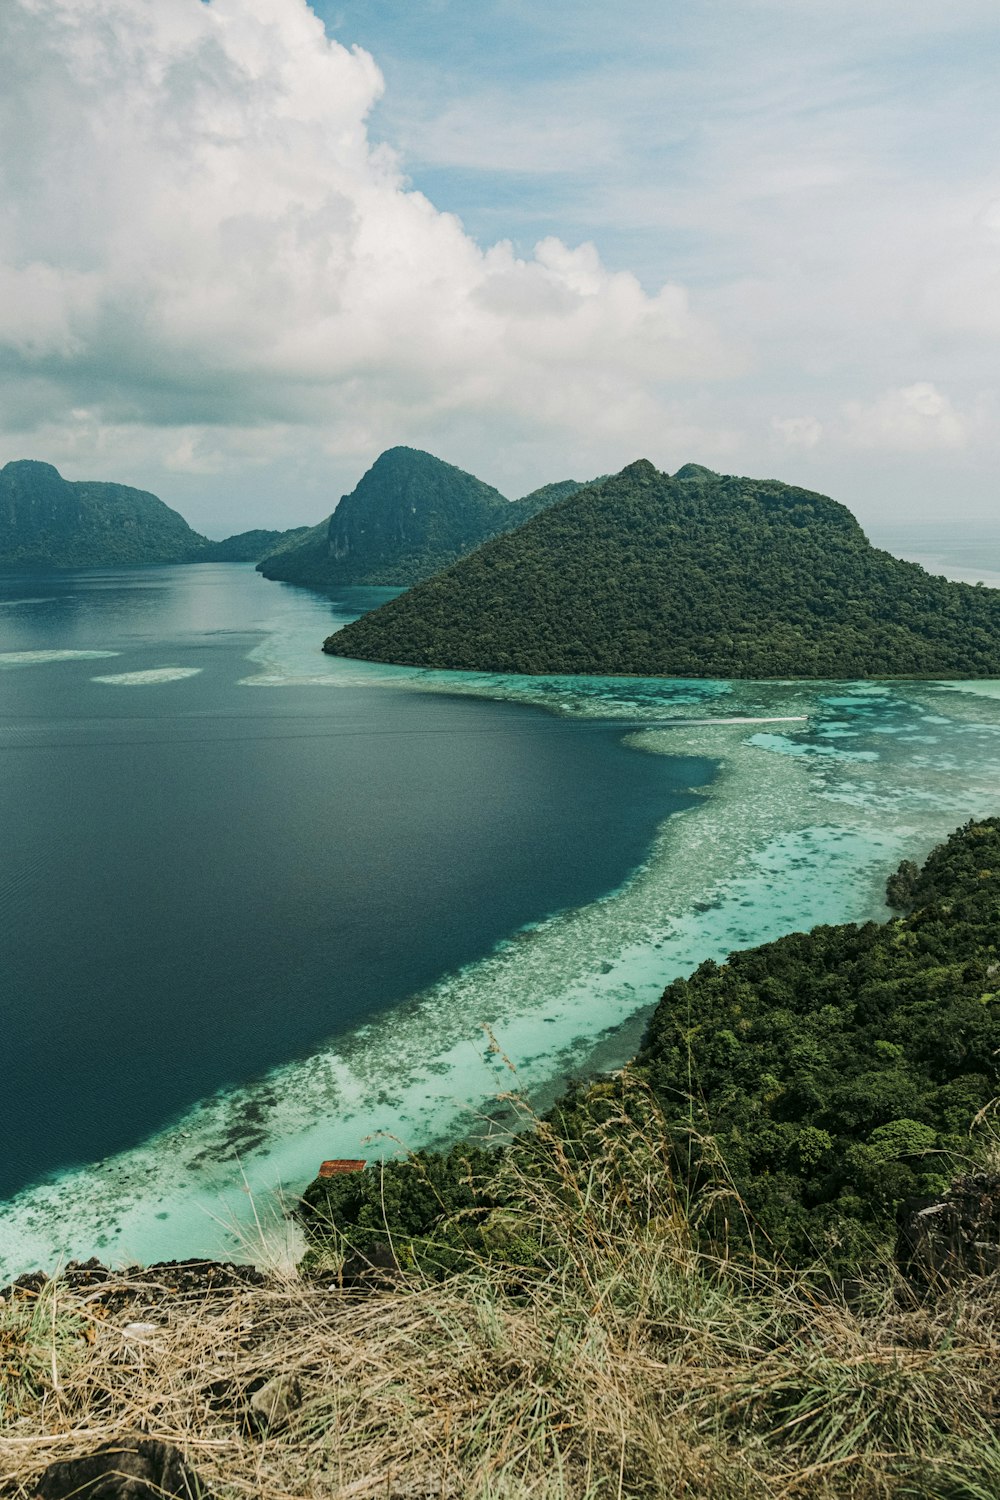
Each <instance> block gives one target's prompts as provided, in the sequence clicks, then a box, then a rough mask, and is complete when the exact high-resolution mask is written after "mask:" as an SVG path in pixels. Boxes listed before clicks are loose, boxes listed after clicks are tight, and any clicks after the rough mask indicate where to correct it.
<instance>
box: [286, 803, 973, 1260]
mask: <svg viewBox="0 0 1000 1500" xmlns="http://www.w3.org/2000/svg"><path fill="white" fill-rule="evenodd" d="M888 896H889V899H890V901H891V902H892V903H893V904H894V905H895V906H896V908H897V911H899V910H900V907H901V906H902V907H903V908H905V909H904V910H902V911H901V913H900V914H899V915H896V916H895V917H893V918H892V919H891V920H889V921H886V922H884V923H878V922H868V923H865V924H864V925H861V926H859V925H857V924H855V923H847V924H844V925H841V926H833V927H817V928H814V929H813V930H812V931H811V932H808V933H794V934H792V935H791V936H789V937H785V938H781V939H779V940H778V941H777V942H773V943H767V944H765V945H763V946H761V947H757V948H751V949H749V950H746V951H744V952H738V953H734V954H732V955H731V956H730V958H729V961H728V962H727V963H725V964H721V965H720V964H716V963H712V962H709V963H705V964H702V965H701V967H700V968H699V969H698V970H697V971H696V972H695V973H694V974H693V975H692V976H691V978H690V979H686V980H676V981H675V982H674V983H673V984H671V985H669V986H668V988H667V989H666V991H665V992H664V995H663V998H662V999H661V1001H660V1003H659V1005H658V1007H657V1009H656V1011H655V1013H654V1015H653V1017H652V1020H651V1021H650V1024H649V1027H648V1029H647V1033H646V1037H645V1040H644V1042H643V1044H642V1047H641V1049H640V1051H639V1054H638V1057H637V1058H636V1061H635V1065H634V1068H633V1069H632V1070H631V1071H630V1072H628V1073H626V1074H625V1075H622V1076H620V1077H618V1078H616V1079H613V1080H611V1081H608V1082H599V1083H594V1084H581V1085H578V1086H577V1087H575V1088H574V1089H572V1090H571V1091H570V1093H569V1094H568V1095H567V1096H566V1097H565V1098H564V1099H563V1100H562V1101H561V1102H560V1103H559V1104H558V1105H557V1106H556V1108H555V1109H554V1110H553V1111H552V1112H551V1114H550V1115H549V1116H548V1117H547V1119H546V1120H545V1121H543V1122H541V1124H540V1125H539V1126H538V1127H537V1128H536V1129H535V1130H533V1131H529V1132H528V1133H527V1134H526V1135H525V1136H523V1137H521V1138H519V1139H517V1140H515V1141H514V1143H513V1144H512V1145H510V1146H508V1147H505V1148H503V1149H502V1150H499V1151H490V1150H487V1149H485V1148H484V1147H483V1146H481V1145H473V1144H468V1143H467V1144H465V1145H459V1146H456V1147H454V1148H453V1149H452V1150H451V1151H449V1152H444V1153H435V1152H417V1153H416V1154H415V1155H414V1156H413V1157H411V1158H410V1159H408V1160H406V1161H402V1162H391V1163H386V1164H385V1166H384V1168H383V1169H382V1171H381V1172H379V1173H374V1172H369V1173H359V1174H355V1175H353V1176H348V1177H340V1178H337V1177H334V1178H329V1179H317V1181H316V1182H314V1183H313V1184H312V1186H311V1187H310V1188H309V1189H308V1191H307V1193H306V1196H305V1205H306V1214H307V1222H308V1224H309V1227H310V1230H311V1233H312V1235H313V1238H314V1241H315V1242H316V1244H317V1245H322V1243H323V1242H324V1240H325V1238H327V1237H328V1236H329V1235H330V1233H331V1232H332V1231H334V1230H336V1232H337V1233H338V1234H340V1235H342V1236H343V1237H344V1238H345V1239H346V1241H347V1243H348V1244H349V1245H352V1246H354V1247H356V1248H358V1249H360V1250H362V1251H365V1250H368V1249H370V1248H371V1247H372V1246H373V1245H375V1244H378V1243H380V1242H384V1241H385V1239H386V1235H387V1232H388V1235H389V1237H390V1238H391V1240H392V1242H393V1245H394V1247H395V1252H396V1254H397V1255H399V1254H412V1255H413V1256H415V1257H416V1258H417V1259H418V1260H420V1259H425V1260H426V1263H427V1264H430V1265H438V1266H442V1267H444V1268H450V1267H452V1266H454V1265H455V1264H457V1263H460V1262H461V1260H462V1258H463V1257H464V1256H466V1255H468V1254H475V1255H477V1256H481V1255H484V1254H485V1255H489V1254H491V1253H493V1252H494V1251H497V1252H499V1253H502V1254H504V1255H508V1256H509V1255H510V1254H511V1247H512V1241H513V1242H515V1244H516V1242H517V1232H516V1225H517V1220H518V1217H519V1215H520V1214H522V1213H526V1212H527V1208H528V1206H527V1205H526V1204H525V1203H524V1202H523V1198H524V1194H525V1187H524V1185H525V1183H526V1182H528V1181H530V1180H531V1178H532V1175H533V1173H534V1172H535V1168H534V1167H533V1166H532V1163H533V1161H535V1158H536V1155H537V1153H538V1150H539V1146H540V1143H542V1142H544V1143H545V1153H544V1154H545V1155H546V1156H547V1157H548V1158H549V1159H551V1157H552V1149H551V1142H552V1138H553V1133H554V1137H555V1139H556V1140H557V1141H558V1142H559V1143H560V1147H559V1149H560V1151H561V1152H562V1153H563V1155H564V1157H565V1159H566V1160H567V1161H569V1162H574V1161H575V1162H578V1164H579V1165H580V1168H581V1170H582V1171H584V1173H586V1172H587V1171H589V1170H590V1169H592V1168H593V1146H594V1140H595V1139H596V1138H597V1135H598V1134H600V1132H602V1131H605V1132H606V1131H607V1129H608V1127H609V1125H610V1126H611V1127H612V1129H613V1130H614V1129H618V1125H616V1124H615V1122H616V1121H617V1122H618V1123H619V1125H620V1126H621V1128H622V1129H625V1128H626V1126H627V1128H628V1129H633V1128H641V1129H642V1130H646V1128H647V1126H646V1125H644V1124H643V1119H644V1117H645V1114H647V1113H648V1111H649V1109H650V1108H651V1107H653V1108H654V1110H655V1111H656V1112H657V1113H658V1115H659V1120H658V1122H657V1123H656V1126H655V1131H654V1132H653V1133H655V1134H657V1135H658V1136H659V1137H661V1146H662V1155H661V1157H660V1161H659V1166H658V1167H656V1168H655V1169H654V1170H658V1171H660V1172H661V1173H662V1174H663V1176H664V1181H665V1182H666V1181H668V1180H669V1181H671V1182H673V1183H675V1184H679V1185H680V1191H681V1193H682V1195H684V1196H690V1195H701V1196H703V1197H704V1199H705V1201H706V1202H707V1203H709V1204H713V1205H714V1206H712V1207H711V1208H710V1209H709V1211H708V1212H706V1213H705V1214H704V1216H703V1218H702V1227H703V1232H704V1236H705V1239H706V1242H707V1243H708V1244H711V1245H714V1246H715V1247H716V1248H717V1249H720V1250H725V1251H726V1252H727V1253H731V1252H732V1251H733V1250H734V1249H735V1250H736V1251H737V1252H738V1253H746V1252H747V1251H748V1250H749V1247H750V1245H751V1243H752V1242H753V1241H754V1240H756V1244H757V1248H758V1250H762V1249H765V1247H766V1250H765V1253H766V1254H767V1255H768V1257H773V1256H777V1257H779V1258H780V1259H781V1260H783V1261H785V1262H786V1263H788V1264H791V1265H795V1266H804V1265H807V1264H812V1263H813V1262H815V1261H817V1260H818V1261H821V1262H822V1263H823V1265H824V1266H825V1267H826V1268H827V1269H828V1270H829V1271H831V1272H834V1273H836V1274H841V1275H857V1274H858V1273H859V1272H860V1271H863V1270H865V1269H866V1268H874V1267H876V1266H878V1265H880V1264H881V1265H884V1264H885V1263H886V1262H887V1260H891V1257H892V1249H893V1242H894V1239H895V1235H896V1214H897V1210H898V1209H899V1207H900V1204H901V1203H903V1202H904V1200H907V1199H909V1198H911V1197H913V1196H914V1195H922V1194H933V1193H940V1192H942V1191H943V1190H944V1189H945V1188H946V1187H947V1185H948V1182H949V1181H950V1180H951V1178H953V1177H954V1176H955V1173H956V1171H960V1170H962V1169H965V1168H968V1166H969V1163H970V1162H973V1161H974V1160H975V1147H974V1145H973V1143H972V1142H970V1129H971V1127H972V1124H973V1121H974V1120H975V1118H976V1117H977V1115H978V1114H979V1113H980V1111H983V1110H984V1109H985V1108H986V1107H987V1106H988V1105H989V1103H990V1101H991V1100H993V1099H994V1098H995V1097H996V1095H997V1093H998V1091H1000V1066H998V1050H1000V927H998V915H1000V819H998V818H989V819H986V820H983V821H981V822H971V823H968V824H967V825H966V826H965V827H964V828H962V829H960V830H958V832H956V833H955V834H953V835H952V836H951V838H949V839H948V840H947V842H946V843H944V844H942V845H941V846H939V847H938V848H937V849H935V850H934V851H933V852H932V853H931V855H930V856H929V858H928V859H927V861H926V863H925V865H924V867H923V869H922V870H918V869H917V868H916V867H915V866H914V865H912V864H904V865H903V866H901V867H900V870H899V871H898V872H897V874H896V875H895V876H893V877H892V878H891V879H890V881H889V886H888ZM650 1128H652V1127H650ZM658 1149H660V1148H658ZM713 1192H717V1193H718V1196H717V1197H716V1198H714V1199H713ZM407 1246H409V1247H410V1248H409V1250H407V1249H406V1247H407ZM518 1253H519V1254H523V1255H525V1256H527V1257H528V1258H529V1259H530V1258H533V1257H536V1256H538V1255H541V1256H543V1257H544V1254H545V1250H544V1246H539V1245H537V1244H534V1245H532V1244H531V1243H528V1242H525V1243H524V1244H521V1245H520V1248H519V1250H518Z"/></svg>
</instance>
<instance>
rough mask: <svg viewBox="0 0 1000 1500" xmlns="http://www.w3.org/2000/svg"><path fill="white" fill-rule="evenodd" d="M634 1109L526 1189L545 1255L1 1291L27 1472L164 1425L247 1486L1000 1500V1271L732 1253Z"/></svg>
mask: <svg viewBox="0 0 1000 1500" xmlns="http://www.w3.org/2000/svg"><path fill="white" fill-rule="evenodd" d="M629 1114H630V1119H629V1121H628V1122H626V1121H625V1118H624V1116H622V1117H620V1118H618V1119H617V1120H614V1121H611V1122H610V1123H609V1124H608V1125H607V1126H606V1127H605V1128H604V1129H603V1130H602V1131H600V1132H597V1133H595V1138H594V1140H593V1141H592V1142H591V1149H590V1151H589V1154H588V1160H587V1163H586V1164H585V1166H584V1168H583V1169H579V1168H576V1167H573V1166H572V1165H571V1164H570V1163H569V1162H568V1161H567V1160H566V1159H565V1157H564V1156H563V1155H562V1150H561V1147H560V1145H559V1143H558V1142H557V1141H556V1140H554V1139H553V1138H551V1137H547V1136H546V1135H545V1134H544V1132H542V1134H540V1135H539V1137H538V1141H539V1147H538V1149H539V1152H540V1153H541V1154H542V1155H543V1156H544V1157H545V1158H546V1165H547V1166H548V1167H549V1168H552V1167H555V1171H554V1172H552V1171H551V1170H550V1171H547V1172H546V1173H544V1174H535V1173H530V1172H527V1171H525V1172H524V1176H523V1181H522V1183H521V1184H520V1186H521V1187H522V1189H523V1198H524V1203H525V1208H524V1213H523V1216H521V1217H519V1222H518V1224H517V1225H516V1230H517V1233H518V1235H519V1236H520V1237H521V1240H522V1242H523V1240H524V1238H525V1237H526V1236H527V1237H530V1238H531V1239H532V1240H533V1242H534V1243H535V1244H536V1245H537V1246H538V1254H537V1260H536V1264H535V1266H534V1267H533V1268H532V1270H531V1271H530V1272H525V1271H524V1270H523V1268H521V1269H516V1268H511V1267H505V1266H504V1264H503V1262H502V1257H498V1258H497V1259H493V1260H490V1261H489V1262H484V1263H483V1264H481V1265H478V1266H476V1267H474V1268H473V1269H471V1270H468V1271H466V1272H463V1273H462V1274H461V1275H460V1276H456V1277H454V1278H453V1279H452V1280H450V1281H448V1282H445V1283H438V1284H436V1283H434V1282H432V1281H425V1280H423V1279H421V1278H420V1277H419V1276H414V1277H411V1278H410V1279H409V1280H407V1281H405V1282H403V1283H402V1284H401V1285H400V1286H399V1287H398V1289H396V1290H393V1291H391V1292H384V1293H368V1294H365V1295H363V1296H358V1295H355V1296H351V1295H350V1294H347V1293H345V1292H344V1291H342V1290H340V1289H339V1287H338V1286H337V1285H336V1282H335V1281H331V1282H330V1283H325V1282H324V1281H322V1280H314V1281H304V1280H301V1279H299V1278H297V1277H295V1276H289V1277H287V1278H285V1279H275V1280H272V1281H270V1282H268V1283H266V1284H265V1285H262V1286H256V1287H255V1286H237V1287H234V1288H232V1289H230V1290H229V1291H227V1292H226V1293H224V1294H217V1293H212V1294H200V1295H196V1296H187V1295H182V1294H176V1295H172V1294H171V1293H170V1292H169V1289H167V1288H163V1289H161V1290H157V1289H156V1288H155V1287H152V1288H151V1287H150V1285H149V1283H148V1281H135V1280H134V1281H133V1282H132V1283H131V1285H130V1282H129V1278H128V1277H127V1276H125V1277H123V1279H122V1284H121V1286H122V1289H121V1291H120V1293H118V1294H115V1295H114V1296H111V1297H110V1299H109V1297H108V1295H107V1293H105V1294H103V1295H101V1296H98V1295H95V1294H94V1293H90V1292H87V1291H86V1290H84V1289H79V1288H78V1289H77V1290H75V1291H74V1290H71V1289H70V1288H68V1287H67V1286H65V1285H64V1284H60V1283H55V1284H50V1285H49V1286H47V1287H46V1288H45V1289H44V1290H43V1291H42V1292H41V1293H40V1294H39V1295H38V1296H37V1297H28V1298H25V1299H18V1300H14V1301H12V1302H10V1303H9V1304H8V1305H7V1306H6V1307H4V1308H0V1386H2V1390H3V1395H2V1404H0V1475H3V1476H5V1478H6V1480H7V1490H6V1493H7V1494H8V1495H10V1496H16V1497H18V1500H27V1497H29V1496H30V1495H31V1493H32V1481H33V1480H34V1479H35V1478H36V1477H37V1475H38V1474H39V1473H40V1471H41V1470H42V1469H43V1468H44V1467H45V1466H46V1464H48V1463H49V1462H51V1461H52V1460H54V1459H56V1458H67V1457H71V1456H73V1455H76V1454H79V1453H85V1452H88V1451H90V1450H91V1449H93V1448H94V1447H96V1446H97V1445H98V1443H100V1442H102V1441H105V1440H109V1439H113V1438H120V1437H122V1435H123V1434H126V1433H137V1432H142V1433H145V1434H148V1435H150V1436H154V1437H159V1438H164V1439H167V1440H169V1441H171V1442H174V1443H176V1444H177V1446H178V1447H179V1448H180V1449H181V1450H182V1451H183V1453H184V1455H185V1456H186V1457H187V1458H188V1460H189V1461H190V1462H191V1463H192V1464H193V1465H194V1466H195V1468H196V1469H197V1470H198V1472H199V1473H200V1474H201V1476H202V1477H203V1479H204V1481H205V1483H206V1484H207V1485H209V1486H210V1487H211V1488H212V1489H213V1490H214V1491H215V1493H216V1494H217V1495H219V1496H220V1497H223V1500H242V1497H250V1496H253V1497H255V1500H256V1497H262V1500H290V1497H296V1500H301V1497H316V1500H348V1497H351V1500H361V1497H368V1496H372V1497H384V1500H404V1497H406V1500H424V1497H428V1500H429V1497H432V1496H433V1497H456V1500H457V1497H461V1500H527V1497H529V1496H530V1497H532V1500H570V1497H572V1500H598V1497H600V1500H604V1497H608V1500H612V1497H626V1496H627V1497H636V1500H638V1497H647V1496H648V1497H654V1496H670V1497H691V1500H765V1497H766V1500H833V1497H838V1500H840V1497H855V1500H861V1497H864V1500H868V1497H871V1500H881V1497H887V1500H888V1497H900V1500H902V1497H909V1500H915V1497H922V1500H932V1497H933V1500H995V1497H996V1496H997V1495H998V1494H1000V1442H998V1438H997V1436H996V1432H997V1428H996V1417H997V1409H998V1394H1000V1391H998V1381H997V1366H996V1354H997V1338H998V1333H997V1323H998V1313H1000V1287H998V1285H997V1283H996V1281H995V1280H994V1279H991V1280H990V1281H986V1282H981V1283H979V1284H977V1285H976V1286H970V1287H966V1288H965V1289H964V1290H962V1291H956V1292H954V1293H952V1294H950V1295H949V1296H948V1297H946V1298H943V1299H939V1301H938V1302H937V1303H936V1304H935V1305H934V1306H933V1307H929V1306H928V1307H921V1306H917V1305H915V1304H914V1303H913V1302H912V1299H911V1301H910V1302H909V1303H907V1301H906V1300H905V1298H901V1297H900V1296H897V1295H894V1293H893V1289H892V1288H891V1287H887V1288H885V1289H883V1291H882V1293H881V1295H880V1300H875V1305H874V1306H871V1305H869V1307H868V1309H867V1310H866V1311H864V1312H859V1311H856V1310H852V1309H851V1308H849V1307H848V1306H846V1305H845V1304H843V1303H842V1302H839V1301H837V1300H835V1299H831V1298H830V1296H829V1295H821V1294H820V1293H819V1292H818V1291H816V1290H815V1288H814V1287H812V1286H811V1285H810V1283H809V1281H808V1280H807V1279H806V1278H802V1277H795V1276H793V1275H790V1274H788V1273H777V1272H773V1271H768V1270H766V1269H764V1268H762V1267H761V1266H754V1267H749V1268H743V1269H740V1268H738V1267H736V1266H735V1265H730V1264H720V1263H719V1262H717V1261H713V1260H711V1259H709V1258H707V1257H706V1256H704V1255H702V1254H699V1253H698V1251H697V1250H696V1249H695V1246H694V1242H693V1237H692V1234H691V1229H690V1213H689V1210H688V1206H687V1205H685V1204H683V1203H682V1202H681V1201H680V1200H679V1199H678V1197H677V1195H676V1193H675V1192H674V1190H673V1187H672V1185H671V1182H670V1178H669V1174H668V1173H667V1171H666V1168H665V1161H664V1158H663V1153H662V1150H661V1147H660V1146H659V1144H658V1141H659V1140H660V1139H661V1137H660V1136H659V1135H658V1131H657V1122H656V1120H655V1118H654V1117H653V1115H652V1114H650V1115H648V1116H647V1118H646V1120H645V1121H644V1122H643V1126H642V1128H641V1129H639V1128H637V1127H635V1125H634V1116H635V1110H634V1108H633V1109H630V1112H629ZM511 1228H512V1226H511V1224H510V1221H509V1217H506V1218H505V1219H504V1220H502V1221H499V1222H498V1223H497V1225H496V1232H497V1237H498V1241H502V1240H503V1237H504V1236H506V1235H509V1234H510V1233H511ZM129 1297H132V1298H133V1300H126V1299H127V1298H129ZM88 1298H89V1300H88ZM872 1300H873V1299H869V1301H870V1303H871V1301H872ZM137 1321H140V1322H148V1323H152V1324H156V1325H157V1326H156V1327H155V1328H153V1329H147V1330H146V1331H145V1332H141V1331H136V1330H134V1329H133V1330H132V1331H131V1332H129V1331H128V1325H129V1324H134V1323H136V1322H137ZM276 1375H277V1376H281V1375H287V1376H293V1377H296V1379H297V1381H298V1386H299V1389H300V1391H301V1404H300V1405H298V1407H297V1408H296V1409H295V1410H294V1412H293V1413H292V1415H291V1417H290V1418H289V1420H288V1422H287V1424H286V1425H285V1426H284V1427H280V1428H272V1429H270V1430H267V1429H262V1428H261V1427H260V1425H259V1424H255V1423H254V1422H253V1421H252V1420H249V1418H248V1400H249V1396H250V1394H251V1393H252V1392H253V1391H254V1390H255V1389H256V1388H258V1387H259V1386H260V1385H261V1384H262V1383H263V1381H265V1380H270V1379H272V1378H273V1377H275V1376H276Z"/></svg>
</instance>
